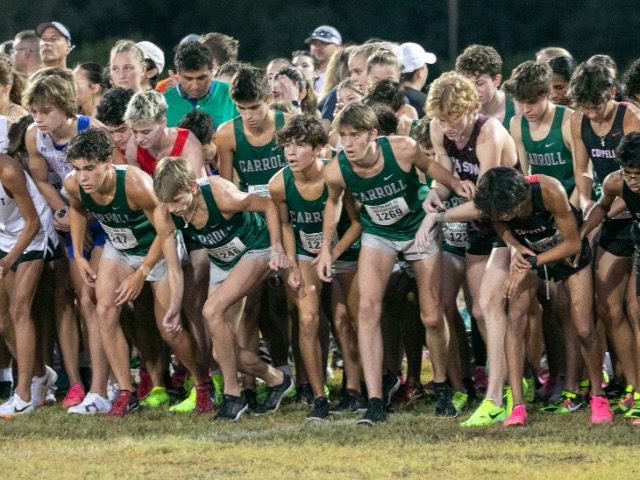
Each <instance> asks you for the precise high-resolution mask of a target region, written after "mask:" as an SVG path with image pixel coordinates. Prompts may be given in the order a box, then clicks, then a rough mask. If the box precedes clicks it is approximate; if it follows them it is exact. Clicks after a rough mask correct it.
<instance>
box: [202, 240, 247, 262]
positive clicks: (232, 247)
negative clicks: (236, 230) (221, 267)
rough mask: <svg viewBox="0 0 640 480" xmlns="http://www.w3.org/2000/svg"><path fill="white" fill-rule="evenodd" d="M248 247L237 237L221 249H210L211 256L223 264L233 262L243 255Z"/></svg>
mask: <svg viewBox="0 0 640 480" xmlns="http://www.w3.org/2000/svg"><path fill="white" fill-rule="evenodd" d="M246 248H247V247H246V246H245V244H244V243H242V241H241V240H240V239H239V238H238V237H236V238H234V239H233V240H231V241H230V242H229V243H227V244H225V245H222V246H221V247H216V248H208V249H207V251H208V252H209V255H211V256H212V257H213V258H216V259H218V260H220V261H221V262H226V263H228V262H231V261H232V260H233V259H235V258H236V257H238V256H240V255H242V252H244V251H245V250H246Z"/></svg>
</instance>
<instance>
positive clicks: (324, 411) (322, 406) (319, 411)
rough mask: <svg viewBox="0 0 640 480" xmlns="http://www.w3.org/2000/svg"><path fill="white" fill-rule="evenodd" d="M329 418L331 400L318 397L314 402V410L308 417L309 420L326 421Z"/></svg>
mask: <svg viewBox="0 0 640 480" xmlns="http://www.w3.org/2000/svg"><path fill="white" fill-rule="evenodd" d="M328 416H329V399H328V398H327V397H318V398H316V399H315V400H314V401H313V409H312V410H311V411H310V412H309V415H307V420H326V419H327V417H328Z"/></svg>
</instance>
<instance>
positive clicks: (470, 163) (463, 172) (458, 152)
mask: <svg viewBox="0 0 640 480" xmlns="http://www.w3.org/2000/svg"><path fill="white" fill-rule="evenodd" d="M488 119H489V117H487V116H486V115H482V114H478V118H477V119H476V123H475V125H474V126H473V130H471V135H469V140H468V141H467V143H466V145H465V146H464V147H462V148H458V147H457V146H456V142H455V141H453V140H450V139H449V138H448V137H447V136H446V135H445V136H444V140H443V145H444V149H445V151H446V152H447V155H449V158H451V161H452V162H453V168H454V170H455V171H456V172H457V173H458V176H459V177H460V180H470V181H472V182H473V183H474V184H475V183H478V176H479V175H480V161H479V160H478V157H477V155H476V143H477V142H478V136H479V135H480V130H481V129H482V126H483V125H484V124H485V123H486V122H487V120H488Z"/></svg>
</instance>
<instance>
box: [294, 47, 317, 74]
mask: <svg viewBox="0 0 640 480" xmlns="http://www.w3.org/2000/svg"><path fill="white" fill-rule="evenodd" d="M294 57H309V58H310V59H311V61H312V62H313V68H314V69H315V70H316V71H317V70H318V69H319V68H320V62H319V61H318V59H317V58H316V57H314V56H313V55H311V52H310V51H309V50H294V51H293V52H291V61H292V62H293V58H294Z"/></svg>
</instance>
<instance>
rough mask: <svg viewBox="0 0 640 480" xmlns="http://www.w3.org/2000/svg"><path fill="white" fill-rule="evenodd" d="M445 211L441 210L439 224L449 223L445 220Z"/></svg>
mask: <svg viewBox="0 0 640 480" xmlns="http://www.w3.org/2000/svg"><path fill="white" fill-rule="evenodd" d="M444 214H445V210H441V211H440V213H439V214H438V223H447V222H446V220H445V219H444Z"/></svg>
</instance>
